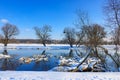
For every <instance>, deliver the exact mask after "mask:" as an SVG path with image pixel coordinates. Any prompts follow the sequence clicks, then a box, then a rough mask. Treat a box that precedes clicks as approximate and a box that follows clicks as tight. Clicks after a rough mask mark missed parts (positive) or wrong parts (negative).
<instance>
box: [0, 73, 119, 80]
mask: <svg viewBox="0 0 120 80" xmlns="http://www.w3.org/2000/svg"><path fill="white" fill-rule="evenodd" d="M119 75H120V73H118V72H115V73H112V72H110V73H107V72H105V73H102V72H99V73H93V72H92V73H91V72H85V73H84V72H81V73H70V72H32V71H29V72H26V71H22V72H21V71H5V72H4V71H1V72H0V80H119V79H120V76H119Z"/></svg>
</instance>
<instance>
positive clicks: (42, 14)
mask: <svg viewBox="0 0 120 80" xmlns="http://www.w3.org/2000/svg"><path fill="white" fill-rule="evenodd" d="M103 2H104V0H0V27H1V26H2V25H3V23H5V22H10V23H11V24H15V25H17V26H18V28H19V30H20V34H19V35H18V36H17V37H16V38H23V39H27V38H29V39H36V38H37V37H36V35H35V32H34V30H33V27H34V26H39V27H41V26H42V25H44V24H49V25H51V26H52V33H51V34H52V36H51V37H52V39H62V37H63V34H62V32H63V29H64V27H67V26H72V27H73V26H74V25H73V22H74V21H75V20H76V13H75V11H76V9H81V10H85V11H88V13H89V16H90V18H91V21H92V22H95V23H99V24H102V23H103V21H104V19H103V13H102V6H103Z"/></svg>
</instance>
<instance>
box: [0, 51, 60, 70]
mask: <svg viewBox="0 0 120 80" xmlns="http://www.w3.org/2000/svg"><path fill="white" fill-rule="evenodd" d="M2 54H3V55H5V56H7V55H8V56H9V53H8V51H7V50H4V51H3V52H2ZM33 55H34V54H33ZM39 55H42V56H43V55H44V56H46V57H48V60H45V59H43V60H41V61H35V58H37V56H36V57H35V58H34V59H33V56H30V57H26V59H28V58H29V59H33V60H32V61H31V62H29V63H25V62H24V63H21V62H20V60H19V59H20V58H18V55H17V56H13V55H10V56H11V57H10V58H8V57H6V58H5V57H4V58H0V70H2V71H5V70H15V71H48V70H50V69H52V68H53V67H56V66H58V59H57V58H56V57H54V56H52V57H50V56H49V54H48V53H47V52H46V50H43V51H42V52H41V53H40V54H38V56H39ZM23 57H24V56H23Z"/></svg>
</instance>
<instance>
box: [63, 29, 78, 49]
mask: <svg viewBox="0 0 120 80" xmlns="http://www.w3.org/2000/svg"><path fill="white" fill-rule="evenodd" d="M63 33H64V35H65V40H66V41H67V43H68V44H69V45H70V47H73V44H74V43H75V41H76V32H75V29H74V28H71V27H66V28H65V29H64V31H63Z"/></svg>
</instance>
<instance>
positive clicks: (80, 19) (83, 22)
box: [75, 9, 90, 46]
mask: <svg viewBox="0 0 120 80" xmlns="http://www.w3.org/2000/svg"><path fill="white" fill-rule="evenodd" d="M76 14H77V21H76V22H75V27H76V28H77V32H76V36H77V41H76V46H80V45H81V43H83V41H84V40H83V37H84V36H85V32H84V31H83V29H84V27H85V26H88V25H90V19H89V16H88V13H87V12H86V11H82V10H80V9H79V10H77V11H76Z"/></svg>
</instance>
